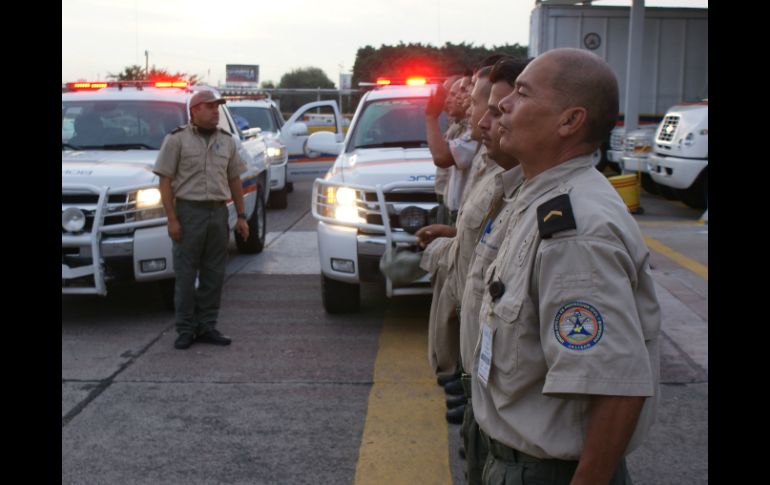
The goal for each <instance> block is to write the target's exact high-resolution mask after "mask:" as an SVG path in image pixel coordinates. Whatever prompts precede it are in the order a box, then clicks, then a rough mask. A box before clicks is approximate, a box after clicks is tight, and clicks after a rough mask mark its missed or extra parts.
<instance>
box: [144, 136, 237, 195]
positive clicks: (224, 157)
mask: <svg viewBox="0 0 770 485" xmlns="http://www.w3.org/2000/svg"><path fill="white" fill-rule="evenodd" d="M246 170H247V168H246V163H245V162H244V161H243V159H242V158H241V156H240V154H239V153H238V146H237V145H236V142H235V140H234V139H233V137H232V136H231V135H230V134H229V133H226V132H224V131H222V130H219V129H217V130H216V131H215V132H214V133H213V134H212V135H211V136H210V137H209V141H208V144H207V143H206V139H205V138H204V137H203V136H202V135H201V134H200V133H198V129H197V127H195V126H194V125H193V124H192V123H188V124H187V125H186V126H185V127H184V128H183V129H181V130H179V131H175V132H171V133H169V134H168V135H166V138H165V139H164V140H163V145H162V146H161V147H160V152H159V153H158V158H157V159H156V160H155V168H154V170H153V172H154V173H156V174H158V175H164V176H166V177H170V178H171V188H172V189H173V191H174V197H178V198H180V199H187V200H222V201H226V200H228V199H230V198H231V197H232V195H231V194H230V186H229V184H228V181H229V180H230V179H233V178H236V177H239V176H240V175H241V174H242V173H244V172H245V171H246Z"/></svg>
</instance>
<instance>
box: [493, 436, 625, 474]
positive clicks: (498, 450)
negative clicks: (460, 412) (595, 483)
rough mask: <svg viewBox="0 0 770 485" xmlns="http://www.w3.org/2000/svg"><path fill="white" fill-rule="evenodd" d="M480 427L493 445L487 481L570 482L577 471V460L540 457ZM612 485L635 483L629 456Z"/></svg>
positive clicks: (623, 462) (621, 464) (620, 464)
mask: <svg viewBox="0 0 770 485" xmlns="http://www.w3.org/2000/svg"><path fill="white" fill-rule="evenodd" d="M480 431H481V435H482V438H483V439H484V441H485V442H486V443H487V446H488V447H489V454H488V455H487V461H486V463H485V464H484V472H483V474H482V483H484V485H527V484H533V485H535V484H537V485H539V484H543V483H547V484H549V485H569V483H570V481H571V480H572V476H573V475H574V474H575V469H576V468H577V465H578V462H577V461H569V460H556V459H542V458H537V457H534V456H531V455H528V454H526V453H522V452H521V451H518V450H514V449H513V448H509V447H508V446H505V445H504V444H502V443H500V442H498V441H495V440H493V439H491V438H489V436H487V435H486V433H484V431H483V430H480ZM608 485H632V482H631V477H630V475H629V474H628V468H627V467H626V459H625V458H622V459H621V460H620V463H619V464H618V467H617V468H616V469H615V473H614V474H613V475H612V478H611V479H610V481H609V484H608Z"/></svg>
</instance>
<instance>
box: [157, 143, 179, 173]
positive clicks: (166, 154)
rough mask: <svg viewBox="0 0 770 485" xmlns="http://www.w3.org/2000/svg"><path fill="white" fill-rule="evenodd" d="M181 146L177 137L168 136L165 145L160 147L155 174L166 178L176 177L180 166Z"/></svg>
mask: <svg viewBox="0 0 770 485" xmlns="http://www.w3.org/2000/svg"><path fill="white" fill-rule="evenodd" d="M181 146H182V145H181V144H180V143H179V138H178V137H176V136H171V135H166V137H165V138H164V139H163V144H162V145H161V146H160V151H159V152H158V158H156V159H155V167H154V168H153V170H152V171H153V173H154V174H156V175H163V176H166V177H174V176H175V175H176V171H177V167H178V166H179V155H180V151H181V150H180V148H181Z"/></svg>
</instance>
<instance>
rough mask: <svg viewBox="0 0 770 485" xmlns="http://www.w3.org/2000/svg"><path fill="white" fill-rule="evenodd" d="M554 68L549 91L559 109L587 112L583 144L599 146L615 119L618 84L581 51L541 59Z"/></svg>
mask: <svg viewBox="0 0 770 485" xmlns="http://www.w3.org/2000/svg"><path fill="white" fill-rule="evenodd" d="M540 57H541V58H542V60H545V59H548V60H551V61H553V62H554V64H555V65H556V66H557V70H556V74H555V75H554V76H553V78H552V81H553V85H552V88H553V89H554V91H555V92H556V93H557V95H558V98H557V99H556V100H555V101H556V103H557V104H558V105H559V106H560V107H561V108H562V109H567V108H570V107H576V106H579V107H582V108H585V109H586V110H587V113H588V114H587V122H586V128H587V130H586V141H588V142H592V143H597V144H601V143H602V141H604V140H605V139H606V138H607V136H608V135H609V133H610V131H611V130H612V128H613V127H614V126H615V123H616V121H617V119H618V111H619V102H618V81H617V79H616V78H615V74H614V73H613V72H612V69H611V68H610V66H609V65H608V64H607V63H606V62H605V61H604V60H603V59H602V58H601V57H599V56H597V55H595V54H592V53H590V52H588V51H585V50H581V49H554V50H551V51H548V52H545V53H544V54H542V55H541V56H540Z"/></svg>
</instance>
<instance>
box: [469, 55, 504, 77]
mask: <svg viewBox="0 0 770 485" xmlns="http://www.w3.org/2000/svg"><path fill="white" fill-rule="evenodd" d="M503 57H508V56H507V55H506V54H490V55H488V56H487V57H485V58H484V59H482V60H481V61H479V63H478V64H477V65H476V67H475V68H474V71H476V72H477V73H478V72H479V71H481V70H482V69H483V68H485V67H492V66H494V65H495V63H496V62H497V61H499V60H500V59H502V58H503Z"/></svg>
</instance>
